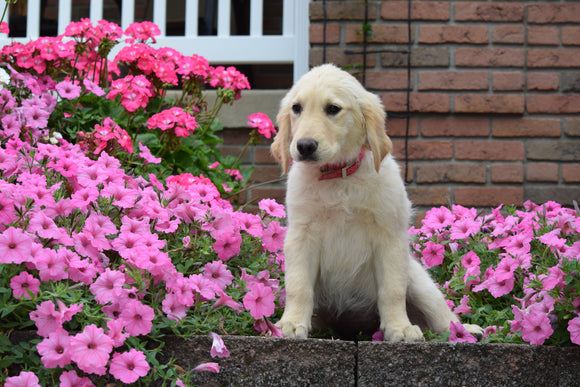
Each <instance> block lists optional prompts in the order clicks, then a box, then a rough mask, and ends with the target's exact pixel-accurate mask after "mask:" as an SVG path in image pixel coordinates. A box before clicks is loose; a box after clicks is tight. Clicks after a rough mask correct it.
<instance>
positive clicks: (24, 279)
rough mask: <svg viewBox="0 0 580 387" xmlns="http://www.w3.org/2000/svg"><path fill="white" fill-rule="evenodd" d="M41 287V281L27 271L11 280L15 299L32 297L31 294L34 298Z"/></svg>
mask: <svg viewBox="0 0 580 387" xmlns="http://www.w3.org/2000/svg"><path fill="white" fill-rule="evenodd" d="M39 286H40V281H39V280H38V279H36V278H34V276H33V275H32V274H30V273H28V272H27V271H23V272H21V273H20V274H18V275H15V276H14V277H12V278H11V279H10V287H11V288H12V295H13V296H14V298H27V297H30V293H32V296H33V297H34V296H36V294H37V293H38V291H39ZM29 292H30V293H29Z"/></svg>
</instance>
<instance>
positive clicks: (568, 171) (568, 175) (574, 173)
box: [562, 164, 580, 183]
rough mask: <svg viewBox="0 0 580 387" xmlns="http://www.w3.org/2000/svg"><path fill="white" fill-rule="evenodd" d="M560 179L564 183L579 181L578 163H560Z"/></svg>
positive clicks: (579, 169) (579, 170) (579, 165)
mask: <svg viewBox="0 0 580 387" xmlns="http://www.w3.org/2000/svg"><path fill="white" fill-rule="evenodd" d="M562 180H564V182H565V183H580V164H562Z"/></svg>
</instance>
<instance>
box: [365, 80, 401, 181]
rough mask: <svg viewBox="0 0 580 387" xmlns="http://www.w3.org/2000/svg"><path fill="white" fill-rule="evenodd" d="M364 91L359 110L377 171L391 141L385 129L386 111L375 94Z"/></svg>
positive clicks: (391, 145)
mask: <svg viewBox="0 0 580 387" xmlns="http://www.w3.org/2000/svg"><path fill="white" fill-rule="evenodd" d="M365 93H366V95H365V97H364V98H363V101H362V103H361V110H362V113H363V117H364V125H365V129H366V134H367V144H366V147H367V148H369V149H370V150H371V152H372V153H373V158H374V161H375V169H376V170H377V172H378V171H379V168H380V167H381V161H383V159H384V158H385V157H386V156H387V155H388V154H389V152H390V151H391V149H392V148H393V143H392V142H391V139H390V138H389V137H388V136H387V133H386V131H385V119H386V113H385V109H384V108H383V104H382V103H381V101H380V99H379V97H377V96H376V95H374V94H372V93H369V92H366V91H365Z"/></svg>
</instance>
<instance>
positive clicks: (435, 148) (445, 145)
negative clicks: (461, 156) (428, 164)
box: [393, 140, 453, 160]
mask: <svg viewBox="0 0 580 387" xmlns="http://www.w3.org/2000/svg"><path fill="white" fill-rule="evenodd" d="M393 155H394V156H395V158H397V159H399V160H404V159H405V141H402V140H393ZM408 156H409V158H408V159H409V160H449V159H451V157H452V156H453V147H452V143H451V141H448V140H421V141H416V140H415V141H409V142H408Z"/></svg>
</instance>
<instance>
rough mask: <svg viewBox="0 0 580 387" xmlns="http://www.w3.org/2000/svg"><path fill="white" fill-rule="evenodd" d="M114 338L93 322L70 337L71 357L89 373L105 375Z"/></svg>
mask: <svg viewBox="0 0 580 387" xmlns="http://www.w3.org/2000/svg"><path fill="white" fill-rule="evenodd" d="M112 350H113V339H111V338H110V337H109V336H107V335H106V334H105V332H104V331H103V329H102V328H97V326H96V325H94V324H91V325H88V326H86V327H85V328H84V329H83V331H82V332H81V333H78V334H76V335H75V336H73V337H72V338H71V339H70V351H71V358H72V360H73V361H75V362H76V363H77V365H78V366H79V368H80V369H81V370H83V371H85V372H86V373H89V374H97V375H104V374H105V373H106V371H107V370H106V368H105V367H106V365H107V362H108V361H109V354H110V353H111V351H112Z"/></svg>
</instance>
